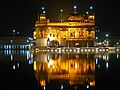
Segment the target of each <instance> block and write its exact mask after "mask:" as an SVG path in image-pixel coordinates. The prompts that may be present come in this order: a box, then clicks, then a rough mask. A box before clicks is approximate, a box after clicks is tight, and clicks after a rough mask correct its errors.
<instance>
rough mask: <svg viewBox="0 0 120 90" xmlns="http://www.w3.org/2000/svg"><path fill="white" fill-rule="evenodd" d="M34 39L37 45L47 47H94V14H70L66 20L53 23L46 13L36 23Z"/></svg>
mask: <svg viewBox="0 0 120 90" xmlns="http://www.w3.org/2000/svg"><path fill="white" fill-rule="evenodd" d="M34 29H35V31H34V32H33V37H34V39H35V41H36V45H37V46H39V47H46V46H65V47H69V46H72V47H74V46H83V47H84V46H93V42H94V38H95V15H94V14H78V13H73V14H70V15H69V17H66V20H64V21H63V20H62V21H58V22H56V21H55V22H52V21H50V19H47V18H46V15H45V13H42V14H40V15H39V17H38V20H37V21H36V23H35V27H34Z"/></svg>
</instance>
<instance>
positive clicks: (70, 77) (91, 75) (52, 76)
mask: <svg viewBox="0 0 120 90" xmlns="http://www.w3.org/2000/svg"><path fill="white" fill-rule="evenodd" d="M34 71H35V74H36V79H37V80H38V81H39V83H40V86H46V83H49V82H50V81H51V80H62V81H64V80H65V81H68V83H69V85H75V84H80V85H84V84H85V83H86V82H87V83H88V85H90V86H94V85H95V60H94V55H93V54H90V55H88V54H82V53H65V54H64V53H62V54H60V53H59V54H58V53H56V54H55V53H54V54H52V53H48V54H46V53H37V54H36V55H35V58H34Z"/></svg>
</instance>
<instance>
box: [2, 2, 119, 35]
mask: <svg viewBox="0 0 120 90" xmlns="http://www.w3.org/2000/svg"><path fill="white" fill-rule="evenodd" d="M91 4H94V6H93V7H94V9H95V13H96V25H97V26H98V28H99V29H100V30H101V31H103V32H107V33H110V35H111V36H120V33H119V31H120V30H119V26H120V23H119V21H120V18H119V17H120V14H119V2H118V1H115V0H96V1H95V0H1V3H0V12H1V13H0V26H1V28H0V29H1V30H0V31H1V32H0V36H5V37H6V36H12V30H16V31H17V32H20V34H19V35H17V36H32V33H33V31H34V29H33V27H34V24H35V21H36V20H37V15H38V12H41V7H42V6H44V7H45V10H46V16H47V18H50V19H51V20H57V19H58V16H59V14H60V10H61V9H63V10H64V15H65V16H66V15H67V14H70V13H71V12H73V6H74V5H76V6H77V11H78V12H86V11H87V10H88V9H89V6H90V5H91Z"/></svg>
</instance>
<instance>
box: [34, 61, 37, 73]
mask: <svg viewBox="0 0 120 90" xmlns="http://www.w3.org/2000/svg"><path fill="white" fill-rule="evenodd" d="M33 66H34V71H36V69H37V68H36V61H34V65H33Z"/></svg>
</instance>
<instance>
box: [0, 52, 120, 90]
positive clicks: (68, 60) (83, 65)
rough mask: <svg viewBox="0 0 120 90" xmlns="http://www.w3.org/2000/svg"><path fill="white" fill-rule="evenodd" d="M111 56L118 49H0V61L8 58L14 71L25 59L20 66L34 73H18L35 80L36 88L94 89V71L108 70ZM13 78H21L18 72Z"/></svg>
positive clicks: (114, 57)
mask: <svg viewBox="0 0 120 90" xmlns="http://www.w3.org/2000/svg"><path fill="white" fill-rule="evenodd" d="M113 60H114V61H117V60H120V53H114V54H113V53H87V52H86V53H72V52H70V53H69V52H67V53H34V54H33V53H30V52H29V51H28V50H0V63H1V62H11V63H12V65H11V68H12V70H16V71H15V73H18V70H19V69H20V68H21V66H22V65H21V64H23V63H27V65H26V66H23V68H21V69H20V70H21V71H24V69H25V68H26V67H27V68H28V70H30V73H31V74H32V73H34V76H31V78H29V75H30V74H29V75H27V74H26V73H25V72H23V73H24V74H23V73H22V72H20V73H19V74H21V75H23V76H24V75H25V76H26V78H29V79H35V80H37V81H36V83H37V84H36V85H37V86H38V88H39V90H79V89H81V90H95V86H96V83H98V82H97V81H99V80H96V78H95V76H96V73H97V75H99V71H101V72H102V71H104V72H109V71H110V70H111V65H112V63H111V61H113ZM21 62H22V63H21ZM29 65H30V66H31V67H29ZM17 75H18V74H16V76H17ZM12 78H14V77H12ZM17 78H20V79H22V78H21V77H19V76H18V77H17ZM26 82H27V81H26ZM31 83H33V82H31ZM34 83H35V81H34ZM26 84H27V83H26ZM18 87H19V86H18ZM30 87H32V86H30ZM38 88H37V89H38ZM37 89H36V90H37Z"/></svg>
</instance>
